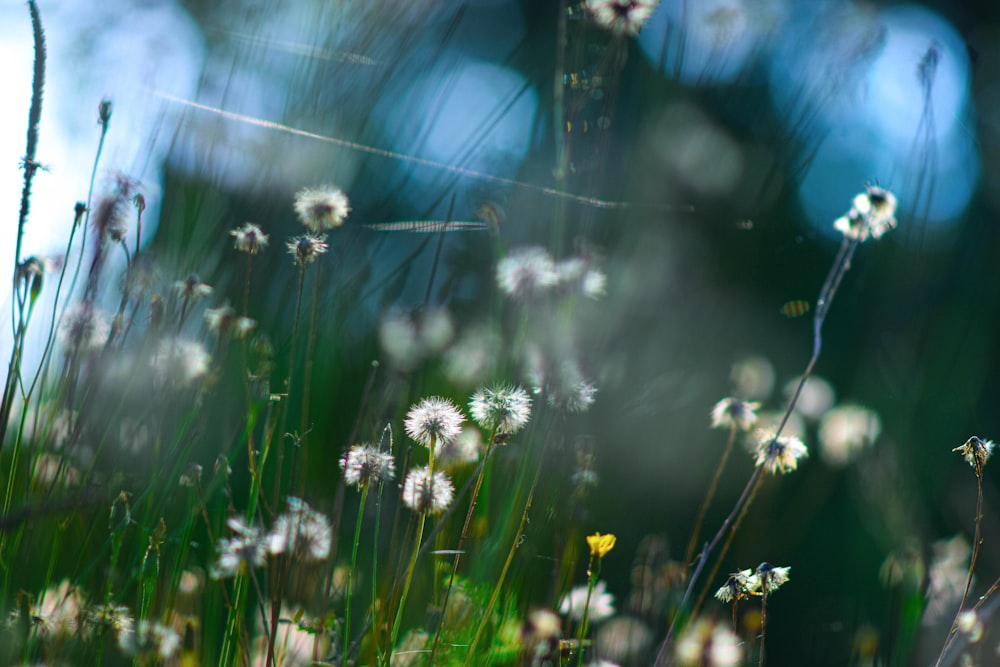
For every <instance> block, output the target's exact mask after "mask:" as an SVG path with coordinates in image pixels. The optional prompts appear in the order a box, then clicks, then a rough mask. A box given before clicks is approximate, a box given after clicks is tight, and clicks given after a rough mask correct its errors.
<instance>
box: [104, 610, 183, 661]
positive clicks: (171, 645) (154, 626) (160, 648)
mask: <svg viewBox="0 0 1000 667" xmlns="http://www.w3.org/2000/svg"><path fill="white" fill-rule="evenodd" d="M118 647H119V648H121V650H122V651H123V652H124V653H125V654H127V655H132V656H144V657H147V658H153V657H154V656H156V657H159V658H160V659H161V660H169V659H170V658H172V657H173V656H174V654H176V653H177V651H178V650H180V647H181V637H180V635H178V634H177V631H176V630H174V629H173V628H171V627H170V626H167V625H163V624H162V623H159V622H156V621H153V622H151V621H147V620H142V621H139V625H138V626H137V627H136V631H135V632H130V633H127V634H119V635H118ZM139 662H140V663H142V661H141V660H140V661H139Z"/></svg>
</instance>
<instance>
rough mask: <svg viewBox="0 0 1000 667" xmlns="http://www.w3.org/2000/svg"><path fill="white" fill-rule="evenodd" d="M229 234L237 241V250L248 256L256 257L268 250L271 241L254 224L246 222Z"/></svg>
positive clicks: (235, 242) (234, 243)
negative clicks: (265, 249) (262, 251)
mask: <svg viewBox="0 0 1000 667" xmlns="http://www.w3.org/2000/svg"><path fill="white" fill-rule="evenodd" d="M229 233H230V234H231V235H232V236H233V238H234V239H235V240H234V241H233V245H234V246H235V247H236V249H237V250H239V251H240V252H245V253H247V254H248V255H256V254H257V253H259V252H260V251H261V250H263V249H264V248H266V247H267V244H268V241H270V239H269V238H268V236H267V234H265V233H264V232H263V230H261V228H260V227H258V226H257V225H255V224H254V223H252V222H245V223H243V224H242V225H240V226H239V227H237V228H236V229H234V230H232V231H230V232H229Z"/></svg>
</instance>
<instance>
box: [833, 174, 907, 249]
mask: <svg viewBox="0 0 1000 667" xmlns="http://www.w3.org/2000/svg"><path fill="white" fill-rule="evenodd" d="M897 205H898V203H897V201H896V196H895V195H894V194H892V193H891V192H889V191H888V190H884V189H882V188H880V187H878V186H877V185H869V186H868V187H867V188H865V191H864V192H862V193H861V194H859V195H857V196H856V197H855V198H854V201H853V202H852V206H851V210H850V211H848V212H847V214H846V215H844V216H841V217H840V218H837V219H836V220H835V221H834V223H833V228H834V229H836V230H837V231H838V232H840V233H841V234H843V235H844V236H845V237H846V238H848V239H851V240H857V241H859V242H864V241H867V240H868V237H871V238H873V239H875V240H876V241H877V240H878V239H880V238H882V235H883V234H885V233H886V232H888V231H891V230H893V229H895V228H896V206H897Z"/></svg>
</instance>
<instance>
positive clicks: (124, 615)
mask: <svg viewBox="0 0 1000 667" xmlns="http://www.w3.org/2000/svg"><path fill="white" fill-rule="evenodd" d="M83 622H84V624H85V625H86V626H88V628H87V629H88V630H89V631H90V632H97V633H102V632H106V631H109V630H110V631H112V632H114V633H115V636H116V637H117V638H118V642H119V643H121V642H123V641H125V642H127V641H129V637H128V636H129V635H132V634H134V632H135V620H134V619H133V618H132V612H131V611H129V608H128V607H126V606H123V605H118V604H102V605H98V606H95V607H91V608H90V609H88V610H87V612H86V614H84V616H83Z"/></svg>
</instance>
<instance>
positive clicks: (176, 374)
mask: <svg viewBox="0 0 1000 667" xmlns="http://www.w3.org/2000/svg"><path fill="white" fill-rule="evenodd" d="M211 363H212V358H211V356H210V355H209V354H208V351H207V350H206V349H205V346H204V344H202V343H201V342H199V341H193V340H187V339H184V338H168V339H164V340H161V341H160V342H159V343H157V345H156V349H155V351H154V352H153V356H152V357H150V360H149V365H150V367H151V368H152V369H153V376H154V378H156V380H157V381H158V382H168V383H172V384H175V385H179V386H186V385H189V384H193V383H195V382H197V381H198V380H201V379H202V378H204V377H205V376H206V375H207V374H208V370H209V367H210V366H211Z"/></svg>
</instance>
